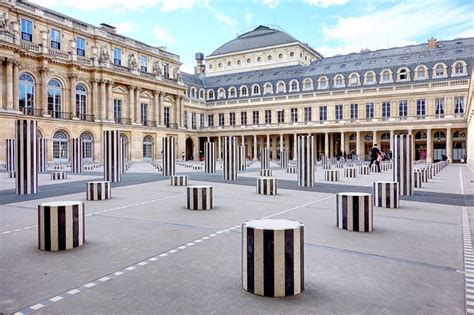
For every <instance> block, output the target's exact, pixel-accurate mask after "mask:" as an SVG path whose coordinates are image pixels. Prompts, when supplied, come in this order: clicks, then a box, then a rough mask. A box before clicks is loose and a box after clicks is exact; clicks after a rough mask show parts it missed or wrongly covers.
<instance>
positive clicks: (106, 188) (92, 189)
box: [86, 180, 112, 200]
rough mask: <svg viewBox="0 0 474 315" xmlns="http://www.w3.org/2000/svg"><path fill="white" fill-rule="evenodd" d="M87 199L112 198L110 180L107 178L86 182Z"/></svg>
mask: <svg viewBox="0 0 474 315" xmlns="http://www.w3.org/2000/svg"><path fill="white" fill-rule="evenodd" d="M86 198H87V200H106V199H110V198H112V192H111V187H110V182H107V181H105V180H101V181H93V182H88V183H86Z"/></svg>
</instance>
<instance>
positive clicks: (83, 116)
mask: <svg viewBox="0 0 474 315" xmlns="http://www.w3.org/2000/svg"><path fill="white" fill-rule="evenodd" d="M76 117H77V118H79V119H80V120H82V121H89V122H93V121H94V115H87V114H76Z"/></svg>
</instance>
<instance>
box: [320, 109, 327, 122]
mask: <svg viewBox="0 0 474 315" xmlns="http://www.w3.org/2000/svg"><path fill="white" fill-rule="evenodd" d="M319 120H320V121H326V120H328V107H327V106H319Z"/></svg>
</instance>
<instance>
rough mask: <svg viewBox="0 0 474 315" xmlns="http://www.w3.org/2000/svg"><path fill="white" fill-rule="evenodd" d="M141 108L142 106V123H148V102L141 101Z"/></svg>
mask: <svg viewBox="0 0 474 315" xmlns="http://www.w3.org/2000/svg"><path fill="white" fill-rule="evenodd" d="M140 108H141V114H140V118H141V123H142V124H143V125H146V123H147V120H148V104H146V103H141V106H140Z"/></svg>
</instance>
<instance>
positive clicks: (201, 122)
mask: <svg viewBox="0 0 474 315" xmlns="http://www.w3.org/2000/svg"><path fill="white" fill-rule="evenodd" d="M205 125H206V115H205V114H199V127H200V128H204V127H205Z"/></svg>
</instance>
